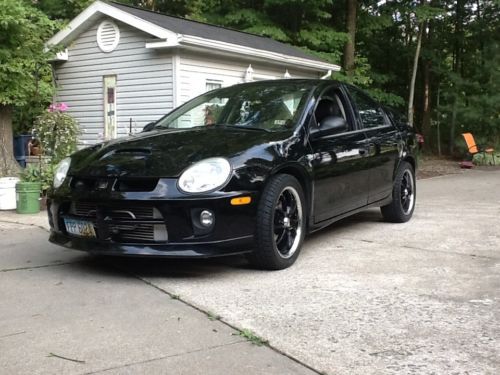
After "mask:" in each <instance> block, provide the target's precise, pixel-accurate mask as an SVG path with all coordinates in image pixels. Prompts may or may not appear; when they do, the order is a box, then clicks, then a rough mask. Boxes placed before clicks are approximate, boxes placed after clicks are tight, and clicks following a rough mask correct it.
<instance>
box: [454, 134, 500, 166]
mask: <svg viewBox="0 0 500 375" xmlns="http://www.w3.org/2000/svg"><path fill="white" fill-rule="evenodd" d="M462 136H463V137H464V139H465V143H466V144H467V149H468V153H469V155H471V156H472V157H474V155H475V154H482V155H483V162H484V161H486V154H490V155H491V158H492V159H493V164H495V165H496V161H495V149H494V148H492V147H484V146H480V145H478V144H477V143H476V141H475V140H474V136H473V135H472V133H463V134H462Z"/></svg>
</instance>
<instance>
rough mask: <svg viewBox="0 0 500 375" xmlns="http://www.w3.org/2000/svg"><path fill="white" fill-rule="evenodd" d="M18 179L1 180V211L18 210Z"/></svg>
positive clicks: (6, 178) (4, 178) (5, 178)
mask: <svg viewBox="0 0 500 375" xmlns="http://www.w3.org/2000/svg"><path fill="white" fill-rule="evenodd" d="M18 182H19V179H18V178H17V177H3V178H0V210H15V209H16V184H17V183H18Z"/></svg>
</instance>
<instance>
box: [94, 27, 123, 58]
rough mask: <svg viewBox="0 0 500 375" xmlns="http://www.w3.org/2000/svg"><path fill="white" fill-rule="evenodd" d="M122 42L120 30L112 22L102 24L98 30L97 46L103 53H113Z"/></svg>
mask: <svg viewBox="0 0 500 375" xmlns="http://www.w3.org/2000/svg"><path fill="white" fill-rule="evenodd" d="M119 42H120V29H118V26H116V24H115V23H114V22H112V21H109V20H106V21H103V22H101V24H100V25H99V27H98V28H97V45H98V46H99V48H100V49H101V51H102V52H111V51H114V49H115V48H116V47H117V46H118V43H119Z"/></svg>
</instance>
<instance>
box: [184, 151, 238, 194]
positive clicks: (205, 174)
mask: <svg viewBox="0 0 500 375" xmlns="http://www.w3.org/2000/svg"><path fill="white" fill-rule="evenodd" d="M230 177H231V164H230V163H229V161H228V160H226V159H224V158H210V159H205V160H202V161H200V162H198V163H195V164H193V165H192V166H191V167H189V168H188V169H186V170H185V171H184V173H182V175H181V177H180V178H179V183H178V184H179V189H180V190H181V191H183V192H185V193H205V192H207V191H212V190H217V189H219V188H220V187H222V186H223V185H224V184H225V183H226V182H227V181H228V180H229V178H230Z"/></svg>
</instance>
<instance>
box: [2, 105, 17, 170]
mask: <svg viewBox="0 0 500 375" xmlns="http://www.w3.org/2000/svg"><path fill="white" fill-rule="evenodd" d="M19 172H20V168H19V164H17V161H16V159H15V158H14V145H13V134H12V108H11V107H10V106H5V105H1V104H0V177H5V176H10V177H15V176H17V175H18V174H19Z"/></svg>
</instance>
